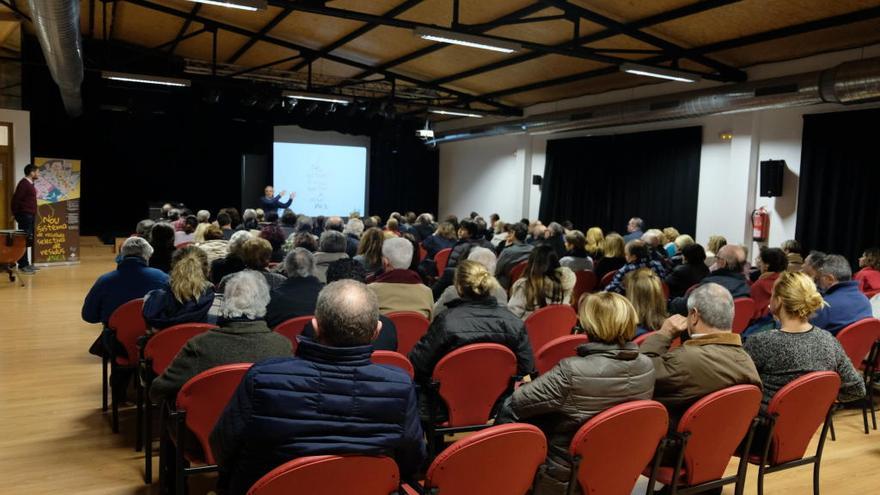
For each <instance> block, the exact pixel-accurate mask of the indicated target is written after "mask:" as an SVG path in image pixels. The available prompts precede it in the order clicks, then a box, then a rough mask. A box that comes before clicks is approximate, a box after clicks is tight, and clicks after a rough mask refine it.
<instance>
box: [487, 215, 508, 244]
mask: <svg viewBox="0 0 880 495" xmlns="http://www.w3.org/2000/svg"><path fill="white" fill-rule="evenodd" d="M491 232H492V237H491V238H490V239H489V242H491V243H492V247H493V248H495V249H496V250H497V249H498V246H500V245H502V244H504V242H505V241H507V238H508V236H509V235H510V233H509V232H508V230H507V224H506V223H504V222H502V221H500V220H499V221H497V222H495V226H494V227H492V230H491Z"/></svg>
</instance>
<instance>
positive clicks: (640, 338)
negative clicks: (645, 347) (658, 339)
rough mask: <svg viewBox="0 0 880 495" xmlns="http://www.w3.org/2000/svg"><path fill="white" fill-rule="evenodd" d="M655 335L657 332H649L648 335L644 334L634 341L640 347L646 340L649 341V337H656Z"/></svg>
mask: <svg viewBox="0 0 880 495" xmlns="http://www.w3.org/2000/svg"><path fill="white" fill-rule="evenodd" d="M655 333H657V332H647V333H643V334H641V335H639V336H638V337H636V338H634V339H633V342H635V344H636V345H638V346H640V345H642V343H643V342H644V341H645V340H647V339H648V337H650V336H651V335H654V334H655Z"/></svg>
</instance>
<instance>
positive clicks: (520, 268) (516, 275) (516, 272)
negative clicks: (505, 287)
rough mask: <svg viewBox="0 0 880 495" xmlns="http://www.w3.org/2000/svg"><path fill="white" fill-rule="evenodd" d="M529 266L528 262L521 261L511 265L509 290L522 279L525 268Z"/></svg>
mask: <svg viewBox="0 0 880 495" xmlns="http://www.w3.org/2000/svg"><path fill="white" fill-rule="evenodd" d="M527 266H529V260H523V261H520V262H519V263H517V264H515V265H513V268H511V269H510V288H511V289H512V288H513V283H514V282H516V281H517V280H519V279H520V278H522V276H523V273H525V271H526V267H527Z"/></svg>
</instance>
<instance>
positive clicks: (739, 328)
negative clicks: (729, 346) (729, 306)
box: [733, 297, 755, 333]
mask: <svg viewBox="0 0 880 495" xmlns="http://www.w3.org/2000/svg"><path fill="white" fill-rule="evenodd" d="M753 316H755V301H754V299H752V298H751V297H739V298H737V299H734V300H733V333H743V331H744V330H745V329H746V328H748V327H749V323H750V322H751V321H752V317H753Z"/></svg>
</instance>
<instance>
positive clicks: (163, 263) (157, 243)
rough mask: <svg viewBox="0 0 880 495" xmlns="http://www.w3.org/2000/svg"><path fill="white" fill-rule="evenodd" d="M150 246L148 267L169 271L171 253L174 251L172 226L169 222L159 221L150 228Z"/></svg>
mask: <svg viewBox="0 0 880 495" xmlns="http://www.w3.org/2000/svg"><path fill="white" fill-rule="evenodd" d="M149 241H150V246H152V247H153V256H151V257H150V267H152V268H156V269H159V270H162V271H163V272H165V273H168V272H170V271H171V255H172V254H173V253H174V228H173V227H171V224H168V223H165V222H159V223H157V224H156V225H153V228H152V229H150V238H149Z"/></svg>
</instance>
